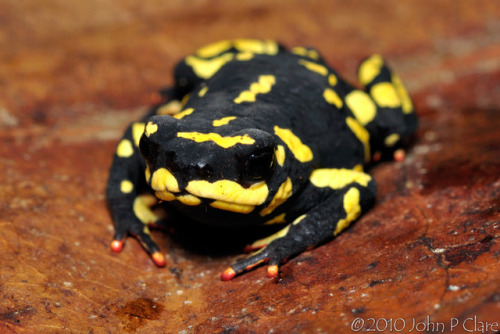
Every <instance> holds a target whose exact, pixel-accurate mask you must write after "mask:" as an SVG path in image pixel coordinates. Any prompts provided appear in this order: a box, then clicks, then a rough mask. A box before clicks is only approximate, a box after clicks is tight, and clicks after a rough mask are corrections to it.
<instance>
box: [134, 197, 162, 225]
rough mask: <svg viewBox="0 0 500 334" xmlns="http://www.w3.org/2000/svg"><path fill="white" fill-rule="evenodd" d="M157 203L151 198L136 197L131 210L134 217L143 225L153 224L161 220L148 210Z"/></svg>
mask: <svg viewBox="0 0 500 334" xmlns="http://www.w3.org/2000/svg"><path fill="white" fill-rule="evenodd" d="M157 202H158V200H157V199H156V198H154V197H152V196H143V195H141V196H137V197H136V198H135V199H134V204H133V206H132V210H133V211H134V214H135V216H136V217H137V218H138V219H139V220H140V221H141V222H143V223H144V224H150V223H154V222H155V221H157V220H159V219H160V218H161V217H159V216H158V215H157V214H155V213H154V212H153V211H151V209H150V207H151V206H153V205H154V204H156V203H157Z"/></svg>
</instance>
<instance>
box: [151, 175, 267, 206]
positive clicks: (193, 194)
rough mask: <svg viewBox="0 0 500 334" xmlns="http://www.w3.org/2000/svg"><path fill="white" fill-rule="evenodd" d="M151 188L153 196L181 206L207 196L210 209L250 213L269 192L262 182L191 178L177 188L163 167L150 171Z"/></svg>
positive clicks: (192, 204) (194, 202) (197, 201)
mask: <svg viewBox="0 0 500 334" xmlns="http://www.w3.org/2000/svg"><path fill="white" fill-rule="evenodd" d="M146 177H147V176H146ZM147 178H148V177H147ZM148 179H149V178H148ZM151 187H152V188H153V190H154V191H155V194H156V196H157V197H158V198H159V199H161V200H164V201H174V200H177V201H179V202H181V203H182V204H184V205H188V206H197V205H200V204H202V199H208V200H213V201H211V202H210V203H209V205H210V206H211V207H213V208H216V209H221V210H226V211H233V212H239V213H250V212H252V211H253V209H254V208H255V206H257V205H260V204H263V203H264V202H265V201H266V199H267V196H268V194H269V189H268V187H267V184H266V183H265V182H263V181H261V182H257V183H254V184H252V185H251V186H250V187H247V188H244V187H243V186H241V185H240V184H239V183H237V182H235V181H231V180H217V181H215V182H209V181H205V180H192V181H189V182H188V184H187V186H186V187H185V189H183V190H181V189H180V188H179V184H178V182H177V180H176V178H175V177H174V175H173V174H172V173H171V172H170V171H168V170H167V169H165V168H160V169H158V170H156V171H155V172H154V173H153V175H152V177H151Z"/></svg>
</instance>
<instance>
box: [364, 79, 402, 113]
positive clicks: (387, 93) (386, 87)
mask: <svg viewBox="0 0 500 334" xmlns="http://www.w3.org/2000/svg"><path fill="white" fill-rule="evenodd" d="M370 94H371V96H372V97H373V99H374V100H375V102H376V103H377V104H378V105H379V106H381V107H389V108H397V107H399V106H401V101H400V100H399V96H398V94H397V93H396V90H395V89H394V86H393V85H392V84H391V83H389V82H381V83H378V84H376V85H374V86H373V87H372V88H371V90H370Z"/></svg>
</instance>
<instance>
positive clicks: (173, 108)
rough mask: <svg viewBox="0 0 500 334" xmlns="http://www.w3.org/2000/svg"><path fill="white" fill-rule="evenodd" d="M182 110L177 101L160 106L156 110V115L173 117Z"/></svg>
mask: <svg viewBox="0 0 500 334" xmlns="http://www.w3.org/2000/svg"><path fill="white" fill-rule="evenodd" d="M181 109H182V104H181V102H180V101H179V100H172V101H170V102H168V103H167V104H164V105H162V106H161V107H159V108H158V110H156V114H157V115H175V114H177V113H178V112H180V111H181Z"/></svg>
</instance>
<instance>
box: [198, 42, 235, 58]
mask: <svg viewBox="0 0 500 334" xmlns="http://www.w3.org/2000/svg"><path fill="white" fill-rule="evenodd" d="M231 47H232V44H231V41H227V40H225V41H219V42H215V43H212V44H208V45H205V46H204V47H202V48H200V49H198V51H196V54H197V55H198V56H200V57H202V58H211V57H215V56H218V55H220V54H221V53H223V52H226V51H227V50H229V49H230V48H231Z"/></svg>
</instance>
